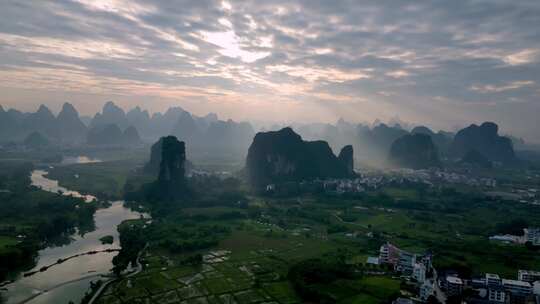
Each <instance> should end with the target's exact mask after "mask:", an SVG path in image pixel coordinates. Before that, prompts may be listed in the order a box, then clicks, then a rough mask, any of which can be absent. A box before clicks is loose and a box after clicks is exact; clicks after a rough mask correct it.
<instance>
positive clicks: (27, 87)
mask: <svg viewBox="0 0 540 304" xmlns="http://www.w3.org/2000/svg"><path fill="white" fill-rule="evenodd" d="M538 28H540V2H538V1H537V0H522V1H502V0H458V1H414V2H410V1H403V2H401V1H400V2H396V1H385V0H383V1H380V0H379V1H353V0H349V1H322V0H319V1H313V0H309V1H308V0H288V1H282V0H270V1H255V0H245V1H213V0H199V1H166V0H156V1H141V0H77V1H75V0H73V1H71V0H58V1H16V0H7V1H3V2H2V3H1V4H0V92H1V91H3V92H4V93H5V94H3V95H4V98H5V100H0V103H3V104H5V105H6V104H7V105H8V106H14V107H17V106H23V107H24V106H29V105H32V106H35V104H37V103H41V102H44V101H48V100H52V99H57V98H58V97H59V96H62V97H63V98H66V99H71V101H72V102H74V103H77V100H73V99H72V98H75V97H77V96H81V94H91V95H89V96H93V98H94V99H95V102H96V103H95V109H97V108H98V107H100V106H101V104H102V103H103V101H104V98H106V99H116V100H119V101H120V103H123V104H126V105H127V104H129V103H133V104H135V103H141V104H142V103H144V102H145V101H146V104H145V105H146V107H147V108H149V109H155V110H158V109H161V108H160V107H163V106H165V105H170V104H180V105H184V106H186V107H188V108H190V110H192V111H195V112H201V113H203V112H209V111H217V112H219V113H220V114H222V115H224V116H229V117H232V118H236V119H250V118H251V119H257V120H275V121H284V120H295V121H298V120H305V121H308V120H311V121H313V120H322V121H334V120H336V119H337V118H339V117H345V118H346V119H349V120H355V121H360V120H364V121H365V120H368V121H372V120H373V119H375V118H382V119H388V118H391V117H395V116H396V115H398V116H400V117H401V118H402V119H405V120H409V121H413V122H423V123H427V124H431V125H433V126H435V127H438V128H449V127H452V126H454V125H460V126H461V125H463V124H466V123H469V122H476V121H481V120H495V121H498V122H500V123H501V125H502V129H503V130H505V131H508V132H514V133H516V134H518V135H521V136H528V137H529V138H531V139H535V140H537V141H540V138H539V137H538V136H540V135H538V134H536V133H538V132H536V130H538V129H540V126H539V123H538V119H537V116H538V114H539V112H540V104H539V103H540V32H539V31H538ZM32 92H34V95H35V99H34V98H32ZM8 93H9V94H8ZM23 97H24V98H23ZM90 98H91V97H88V98H87V99H90ZM87 108H88V109H89V110H91V108H92V107H91V106H88V105H87ZM95 109H94V110H95Z"/></svg>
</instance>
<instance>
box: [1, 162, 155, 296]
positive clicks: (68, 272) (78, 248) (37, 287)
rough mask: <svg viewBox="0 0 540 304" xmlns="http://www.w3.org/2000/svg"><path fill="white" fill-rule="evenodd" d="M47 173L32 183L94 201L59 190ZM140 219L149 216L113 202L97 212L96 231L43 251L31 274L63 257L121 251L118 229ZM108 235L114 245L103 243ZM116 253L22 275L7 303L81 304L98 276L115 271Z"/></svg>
mask: <svg viewBox="0 0 540 304" xmlns="http://www.w3.org/2000/svg"><path fill="white" fill-rule="evenodd" d="M70 160H72V159H70ZM85 160H87V158H79V161H74V162H70V163H84V162H85ZM92 162H96V161H95V160H93V161H92ZM46 173H47V172H46V171H44V170H35V171H34V172H32V184H33V185H35V186H38V187H41V188H42V189H43V190H46V191H52V192H58V191H62V193H63V195H72V196H76V197H81V198H84V199H85V200H87V201H91V200H93V199H94V197H93V196H89V195H82V194H80V193H78V192H77V191H72V190H69V189H65V188H63V187H60V186H59V185H58V182H57V181H54V180H51V179H48V178H47V177H45V175H46ZM141 216H145V217H147V215H145V214H141V213H139V212H135V211H132V210H130V209H128V208H125V207H124V206H123V201H115V202H111V206H110V207H108V208H105V209H99V210H97V211H96V213H95V215H94V221H95V226H96V228H95V230H94V231H92V232H89V233H86V234H85V235H79V234H78V233H75V234H73V235H71V239H72V241H71V242H70V243H69V244H67V245H64V246H57V247H54V246H50V247H47V248H45V249H43V250H40V251H39V253H38V258H37V263H36V266H35V267H34V268H33V269H32V270H30V271H38V270H39V269H40V268H41V267H43V266H46V265H50V264H53V263H55V262H56V261H57V260H58V259H60V258H66V257H69V256H72V255H75V254H79V253H84V252H88V251H100V250H105V249H109V248H120V245H119V241H118V231H117V230H116V228H117V226H118V225H119V224H120V223H121V222H122V221H124V220H128V219H137V218H140V217H141ZM106 235H112V236H113V237H114V242H113V243H112V244H107V245H103V244H101V241H100V240H99V238H101V237H103V236H106ZM116 254H117V253H116V252H107V253H98V254H94V255H83V256H80V257H77V258H74V259H70V260H68V261H65V262H63V263H61V264H58V265H55V266H53V267H51V268H49V269H48V270H46V271H44V272H38V273H36V274H35V275H33V276H29V277H23V276H22V275H20V276H19V277H18V278H17V279H16V280H15V282H14V283H12V284H9V285H7V286H6V288H7V291H6V292H4V293H3V295H4V297H5V298H7V304H17V303H29V304H45V303H51V304H52V303H54V304H67V303H68V302H69V301H73V302H74V303H79V302H80V300H81V299H82V297H83V296H84V293H85V292H86V291H87V290H89V286H90V281H92V280H94V281H96V280H97V279H99V275H101V274H108V273H109V271H110V269H111V268H112V258H113V257H114V256H115V255H116ZM28 299H30V300H28Z"/></svg>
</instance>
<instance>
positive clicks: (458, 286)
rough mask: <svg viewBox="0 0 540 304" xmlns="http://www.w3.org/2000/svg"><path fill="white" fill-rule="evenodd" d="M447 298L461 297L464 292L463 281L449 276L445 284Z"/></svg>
mask: <svg viewBox="0 0 540 304" xmlns="http://www.w3.org/2000/svg"><path fill="white" fill-rule="evenodd" d="M443 284H444V289H445V291H446V295H447V296H455V295H460V294H461V292H462V291H463V281H462V280H461V279H460V278H458V277H455V276H447V277H446V278H445V280H444V282H443Z"/></svg>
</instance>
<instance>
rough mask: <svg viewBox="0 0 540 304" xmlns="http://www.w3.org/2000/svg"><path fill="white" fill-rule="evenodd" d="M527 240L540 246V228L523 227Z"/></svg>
mask: <svg viewBox="0 0 540 304" xmlns="http://www.w3.org/2000/svg"><path fill="white" fill-rule="evenodd" d="M523 232H524V237H525V241H526V242H530V243H531V244H532V245H534V246H540V228H527V229H523Z"/></svg>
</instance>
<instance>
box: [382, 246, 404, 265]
mask: <svg viewBox="0 0 540 304" xmlns="http://www.w3.org/2000/svg"><path fill="white" fill-rule="evenodd" d="M399 256H400V250H399V248H397V247H396V246H394V245H392V244H390V243H386V244H384V245H382V246H381V248H380V250H379V263H381V264H390V265H392V266H394V267H395V266H396V265H397V263H398V261H399Z"/></svg>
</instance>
